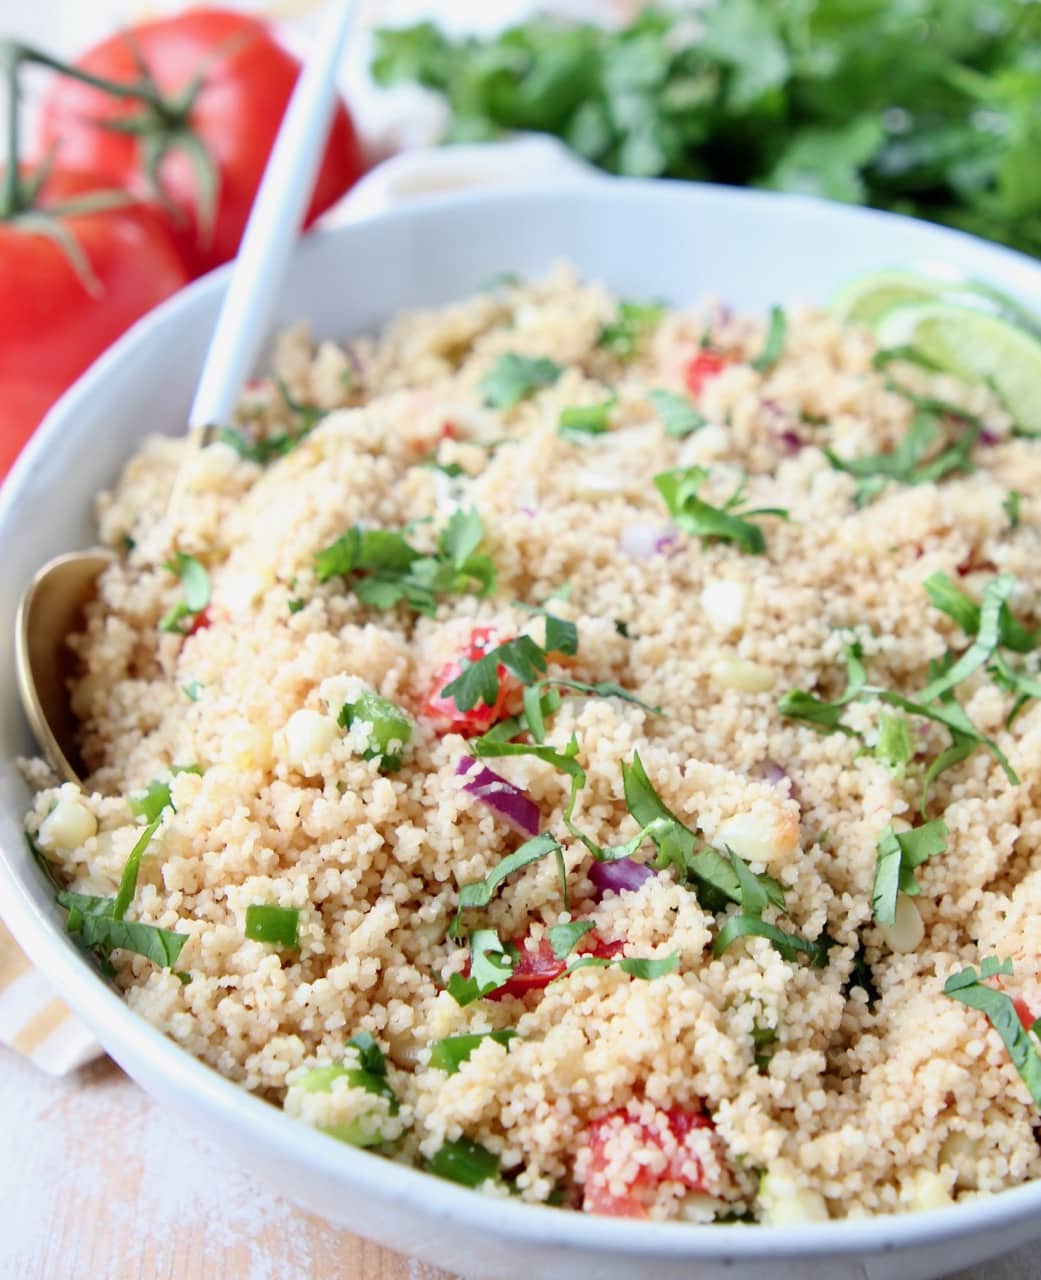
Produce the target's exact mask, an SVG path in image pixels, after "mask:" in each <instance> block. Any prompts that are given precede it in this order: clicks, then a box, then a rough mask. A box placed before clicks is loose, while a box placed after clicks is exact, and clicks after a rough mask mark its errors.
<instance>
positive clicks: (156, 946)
mask: <svg viewBox="0 0 1041 1280" xmlns="http://www.w3.org/2000/svg"><path fill="white" fill-rule="evenodd" d="M114 901H115V900H114V899H113V898H91V897H88V896H86V895H84V894H79V893H72V892H71V891H69V890H63V891H62V892H61V893H59V894H58V903H59V905H60V906H63V907H64V908H65V909H66V910H67V911H68V913H69V916H68V920H67V921H66V925H65V927H66V929H67V930H68V932H69V933H75V934H78V935H79V938H80V941H81V942H82V943H83V945H84V946H85V947H87V948H89V949H91V950H94V951H96V952H98V954H99V956H100V958H102V959H103V960H106V961H107V959H108V957H109V956H110V955H111V953H112V952H113V951H116V950H122V951H132V952H134V954H135V955H139V956H144V957H145V959H146V960H151V961H152V963H153V964H156V965H159V966H160V968H163V969H172V968H173V966H174V965H175V964H176V963H177V958H178V956H179V955H180V954H181V949H182V948H183V946H184V944H185V943H186V942H187V941H188V935H187V934H186V933H171V932H170V930H168V929H159V928H157V927H156V926H155V925H151V924H143V923H141V922H140V921H137V920H116V919H115V918H114V917H113V915H112V914H111V912H112V907H113V903H114Z"/></svg>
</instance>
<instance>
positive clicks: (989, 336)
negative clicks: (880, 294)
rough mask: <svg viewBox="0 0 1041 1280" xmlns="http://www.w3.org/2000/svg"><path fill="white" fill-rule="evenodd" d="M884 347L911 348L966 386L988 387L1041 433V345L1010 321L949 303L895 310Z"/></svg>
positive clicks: (881, 328) (884, 327) (882, 324)
mask: <svg viewBox="0 0 1041 1280" xmlns="http://www.w3.org/2000/svg"><path fill="white" fill-rule="evenodd" d="M875 332H876V336H877V338H878V342H879V346H881V347H882V348H886V347H911V348H912V349H913V350H915V351H917V352H918V353H919V354H920V355H922V356H923V357H924V358H925V359H926V360H928V361H931V362H932V363H933V364H934V365H936V366H937V367H938V368H940V369H943V370H944V371H945V372H947V373H953V374H954V375H955V376H956V377H958V378H961V379H962V380H963V381H965V382H987V383H989V384H990V385H991V386H992V387H993V388H994V390H995V391H996V392H997V394H998V395H999V396H1000V397H1001V399H1002V401H1003V403H1004V404H1005V407H1006V408H1007V409H1008V411H1009V413H1011V414H1012V416H1013V417H1014V418H1015V420H1016V423H1017V425H1018V426H1019V427H1021V428H1022V429H1023V430H1025V431H1031V432H1041V342H1039V341H1038V340H1037V339H1036V338H1034V337H1032V336H1031V335H1030V334H1029V333H1025V332H1024V331H1023V330H1022V329H1020V328H1018V327H1017V326H1016V325H1014V324H1010V323H1009V322H1008V321H1007V320H1003V319H1001V318H1000V317H998V316H995V315H988V314H987V313H986V312H983V311H974V310H971V309H970V308H968V307H963V306H956V305H954V304H952V303H949V302H918V303H906V304H904V305H901V306H894V307H892V308H890V310H889V311H887V312H886V314H885V316H883V318H882V319H881V320H880V321H879V323H878V325H877V326H876V330H875Z"/></svg>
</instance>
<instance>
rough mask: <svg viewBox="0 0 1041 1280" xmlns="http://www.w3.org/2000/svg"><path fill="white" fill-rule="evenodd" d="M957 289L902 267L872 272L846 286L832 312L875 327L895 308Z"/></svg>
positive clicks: (848, 319) (947, 283)
mask: <svg viewBox="0 0 1041 1280" xmlns="http://www.w3.org/2000/svg"><path fill="white" fill-rule="evenodd" d="M957 287H958V286H957V284H956V283H955V282H953V281H950V280H936V279H934V278H932V277H930V276H921V275H918V274H917V273H916V272H914V271H903V270H901V269H900V268H898V267H893V268H891V269H889V270H886V271H871V272H869V273H868V274H867V275H863V276H857V277H856V279H855V280H851V281H850V282H849V284H846V285H843V286H842V288H841V289H840V290H839V291H838V293H837V294H836V295H835V296H834V298H832V300H831V312H832V315H834V316H835V317H836V318H837V319H839V320H842V321H844V322H845V323H846V324H866V325H868V326H870V327H874V326H875V325H876V324H877V323H878V322H879V321H880V320H881V319H882V317H883V316H884V315H885V314H886V312H887V311H890V310H891V309H892V308H893V307H897V306H902V305H905V304H906V303H909V302H928V301H930V300H931V299H934V298H938V297H939V296H940V295H941V294H942V293H945V292H946V291H947V290H949V289H953V288H957Z"/></svg>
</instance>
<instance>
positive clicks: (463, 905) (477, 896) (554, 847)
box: [452, 835, 567, 934]
mask: <svg viewBox="0 0 1041 1280" xmlns="http://www.w3.org/2000/svg"><path fill="white" fill-rule="evenodd" d="M548 853H552V854H553V855H554V856H555V857H556V860H557V867H558V870H559V872H560V883H561V889H562V892H563V893H564V894H565V895H566V892H567V870H566V868H565V866H564V854H563V852H562V850H561V848H560V844H559V843H558V841H556V840H554V838H553V837H552V836H549V835H541V836H534V837H533V838H532V839H531V840H526V841H525V842H524V844H522V845H521V847H520V848H519V849H515V850H514V852H513V853H511V854H507V856H506V857H505V858H503V859H502V860H501V861H500V862H498V863H497V864H496V865H495V866H494V867H493V868H492V869H491V871H489V872H488V874H487V875H486V876H485V877H484V879H483V880H474V881H471V882H470V883H469V884H464V885H463V886H462V888H461V889H460V890H459V906H458V909H457V910H456V917H455V925H454V927H453V929H452V932H453V934H458V932H459V921H460V919H461V917H462V914H463V912H464V911H466V910H467V909H469V908H471V907H486V906H487V905H488V903H489V902H491V900H492V897H493V895H494V893H495V891H496V889H498V887H499V886H500V885H501V884H502V883H503V882H504V881H505V880H506V879H507V878H508V877H509V876H511V875H513V873H514V872H515V871H520V870H522V868H524V867H526V866H529V865H530V864H531V863H532V862H538V861H539V860H540V859H541V858H544V857H545V856H546V854H548Z"/></svg>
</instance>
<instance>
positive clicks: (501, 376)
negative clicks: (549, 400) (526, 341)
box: [480, 351, 563, 409]
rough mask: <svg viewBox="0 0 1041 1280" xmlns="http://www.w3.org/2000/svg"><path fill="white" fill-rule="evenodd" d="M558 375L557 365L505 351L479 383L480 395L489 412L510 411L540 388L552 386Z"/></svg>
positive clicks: (559, 367)
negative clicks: (497, 410) (495, 410)
mask: <svg viewBox="0 0 1041 1280" xmlns="http://www.w3.org/2000/svg"><path fill="white" fill-rule="evenodd" d="M562 372H563V367H562V366H561V365H559V364H557V363H555V361H553V360H547V359H546V357H545V356H534V357H533V356H519V355H516V354H515V353H514V352H512V351H509V352H507V353H506V355H502V356H500V357H499V358H498V360H497V361H496V362H495V364H494V365H493V366H492V367H491V369H489V370H488V372H487V373H486V374H485V375H484V377H483V378H482V379H481V383H480V386H481V394H482V395H483V396H484V403H485V404H486V405H487V406H488V408H489V409H513V408H514V407H515V406H516V405H518V404H520V402H521V401H522V400H526V399H527V398H528V397H529V396H531V395H534V393H535V392H536V391H538V390H540V389H541V388H542V387H549V386H552V385H553V383H554V382H556V380H557V379H558V378H559V377H560V375H561V373H562Z"/></svg>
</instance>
